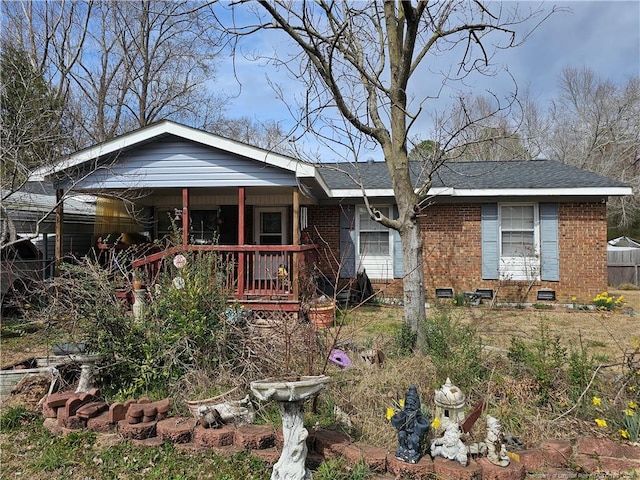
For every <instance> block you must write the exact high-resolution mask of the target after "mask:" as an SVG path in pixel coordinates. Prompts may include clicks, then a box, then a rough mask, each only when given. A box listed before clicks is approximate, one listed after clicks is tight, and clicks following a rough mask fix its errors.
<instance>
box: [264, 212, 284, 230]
mask: <svg viewBox="0 0 640 480" xmlns="http://www.w3.org/2000/svg"><path fill="white" fill-rule="evenodd" d="M281 218H282V214H281V213H280V212H263V213H261V214H260V222H261V223H262V229H261V230H262V232H261V233H273V234H277V233H282V220H281Z"/></svg>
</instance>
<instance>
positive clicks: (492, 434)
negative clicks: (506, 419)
mask: <svg viewBox="0 0 640 480" xmlns="http://www.w3.org/2000/svg"><path fill="white" fill-rule="evenodd" d="M485 443H486V444H487V459H488V460H489V461H490V462H491V463H493V464H494V465H499V466H501V467H506V466H507V465H509V462H510V459H509V457H508V456H507V449H506V447H505V445H504V442H503V438H502V431H501V427H500V421H499V420H498V419H497V418H495V417H492V416H491V415H487V438H486V439H485Z"/></svg>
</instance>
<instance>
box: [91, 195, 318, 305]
mask: <svg viewBox="0 0 640 480" xmlns="http://www.w3.org/2000/svg"><path fill="white" fill-rule="evenodd" d="M176 190H178V189H160V190H156V191H154V192H153V193H152V194H150V195H148V196H146V197H143V198H140V199H138V201H137V204H136V210H137V211H138V212H139V213H141V214H140V215H136V217H138V223H139V224H140V225H142V226H141V227H140V228H141V232H142V230H144V235H145V237H146V238H148V239H149V241H150V242H151V243H149V244H148V245H150V246H151V247H150V248H141V249H139V250H138V251H139V252H140V253H139V254H138V255H135V256H133V257H132V261H131V277H132V279H133V278H138V279H144V283H145V284H146V285H145V286H146V287H151V286H153V285H154V284H155V283H156V282H157V280H158V278H159V275H160V273H161V272H163V271H167V270H168V269H170V268H171V265H172V262H173V261H174V259H175V258H176V256H178V255H185V254H187V253H192V254H193V253H199V254H210V253H211V254H213V253H215V254H217V255H219V256H220V260H221V262H222V263H223V264H224V265H226V266H227V269H226V278H225V287H226V288H227V289H228V291H229V292H230V293H231V298H232V300H233V301H235V302H237V303H239V304H241V305H242V306H243V307H245V308H248V309H252V310H267V311H268V310H280V311H286V312H297V311H298V310H300V306H301V301H302V300H304V298H303V293H304V292H303V290H305V289H304V288H302V289H301V283H302V282H301V279H305V280H312V279H310V278H309V277H310V275H309V272H311V271H312V270H313V266H314V264H315V262H316V253H317V248H316V246H315V245H313V244H311V243H309V242H304V243H302V242H301V240H302V239H303V238H305V235H304V232H303V231H302V228H301V227H305V226H306V207H305V206H301V205H300V198H301V195H300V193H299V191H298V189H297V188H295V187H292V188H291V187H289V188H283V187H281V188H278V189H265V188H247V187H236V188H222V189H214V188H207V189H201V188H195V189H191V188H182V189H179V191H176ZM234 191H235V192H234ZM303 198H304V197H303ZM176 204H177V205H179V206H177V207H176V206H175V205H176ZM274 204H275V205H274ZM301 212H302V213H301ZM301 217H302V218H301ZM108 228H112V229H113V228H115V227H113V226H111V227H107V230H108ZM171 229H172V230H171ZM170 230H171V231H170ZM105 233H106V231H103V232H102V234H101V236H100V237H99V240H98V243H97V250H98V257H99V258H101V261H102V262H103V263H105V264H108V263H109V262H110V261H111V260H110V258H112V257H113V256H114V255H115V251H116V250H117V249H122V248H126V247H127V245H121V244H118V243H116V242H115V241H113V240H111V241H110V240H109V239H110V238H111V239H113V238H114V237H117V235H105ZM169 237H171V238H170V239H169ZM307 283H308V282H307ZM305 291H306V292H307V294H308V288H307V289H306V290H305ZM126 293H128V292H126ZM122 295H123V296H125V295H124V294H122ZM129 297H130V295H129Z"/></svg>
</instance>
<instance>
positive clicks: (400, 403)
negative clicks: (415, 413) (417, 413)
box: [398, 398, 404, 408]
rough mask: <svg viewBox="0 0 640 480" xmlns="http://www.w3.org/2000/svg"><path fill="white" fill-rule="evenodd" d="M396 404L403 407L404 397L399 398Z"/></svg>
mask: <svg viewBox="0 0 640 480" xmlns="http://www.w3.org/2000/svg"><path fill="white" fill-rule="evenodd" d="M398 405H400V408H404V398H401V399H400V400H399V401H398Z"/></svg>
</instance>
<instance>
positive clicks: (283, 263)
mask: <svg viewBox="0 0 640 480" xmlns="http://www.w3.org/2000/svg"><path fill="white" fill-rule="evenodd" d="M316 251H317V250H316V246H315V245H179V246H175V247H170V248H168V249H166V250H163V251H161V252H157V253H153V254H150V255H146V256H144V257H142V258H138V259H136V260H134V261H133V262H132V266H133V269H134V274H135V272H136V271H139V272H140V273H142V275H141V276H142V277H143V278H146V279H148V282H149V283H151V284H153V283H155V282H157V279H158V276H159V275H160V273H161V272H162V271H166V270H167V268H168V264H167V262H171V261H173V258H175V255H177V254H179V253H186V252H201V253H207V252H216V253H217V254H218V255H220V256H221V259H220V260H221V263H222V265H224V266H225V267H226V271H227V275H226V278H225V280H224V281H225V282H226V287H227V288H229V289H230V291H231V292H232V296H233V298H235V299H237V300H239V301H240V302H245V303H250V302H254V303H269V302H270V303H273V302H275V301H278V302H283V301H284V302H293V303H296V302H299V301H300V288H299V287H300V278H301V275H303V274H304V273H305V271H306V267H307V266H309V265H311V264H313V262H314V260H315V252H316Z"/></svg>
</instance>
